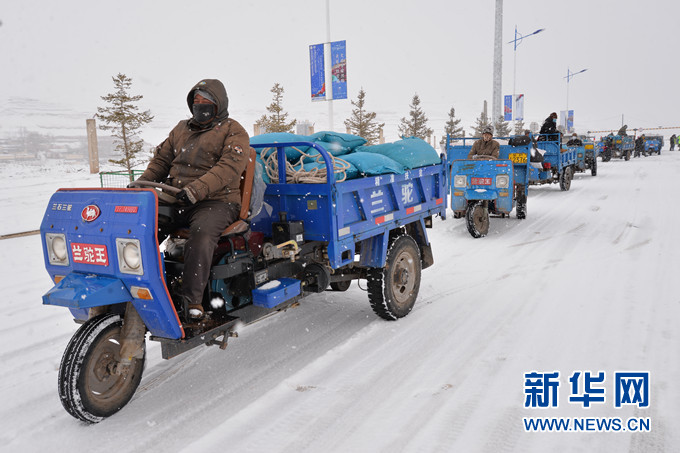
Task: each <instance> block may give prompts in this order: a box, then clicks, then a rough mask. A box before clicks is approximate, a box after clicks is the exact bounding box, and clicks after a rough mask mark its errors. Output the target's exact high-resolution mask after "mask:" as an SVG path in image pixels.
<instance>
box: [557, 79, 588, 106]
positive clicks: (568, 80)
mask: <svg viewBox="0 0 680 453" xmlns="http://www.w3.org/2000/svg"><path fill="white" fill-rule="evenodd" d="M587 70H588V68H586V69H581V70H580V71H577V72H571V71H570V70H569V68H567V75H566V76H565V77H563V78H564V79H567V112H568V111H569V82H570V81H571V79H572V77H574V76H575V75H576V74H581V73H582V72H586V71H587Z"/></svg>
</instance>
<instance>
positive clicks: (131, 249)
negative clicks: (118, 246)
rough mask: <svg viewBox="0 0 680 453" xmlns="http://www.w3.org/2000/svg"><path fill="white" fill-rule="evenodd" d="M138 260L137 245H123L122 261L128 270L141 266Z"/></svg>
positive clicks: (129, 243) (130, 243)
mask: <svg viewBox="0 0 680 453" xmlns="http://www.w3.org/2000/svg"><path fill="white" fill-rule="evenodd" d="M140 258H141V257H140V256H139V248H138V247H137V244H134V243H132V242H128V243H127V244H125V247H123V259H124V260H125V264H127V266H128V267H129V268H130V269H137V268H138V267H139V265H140V264H141V259H140Z"/></svg>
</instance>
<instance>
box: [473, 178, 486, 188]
mask: <svg viewBox="0 0 680 453" xmlns="http://www.w3.org/2000/svg"><path fill="white" fill-rule="evenodd" d="M470 182H471V183H472V184H473V185H476V186H490V185H491V178H471V181H470Z"/></svg>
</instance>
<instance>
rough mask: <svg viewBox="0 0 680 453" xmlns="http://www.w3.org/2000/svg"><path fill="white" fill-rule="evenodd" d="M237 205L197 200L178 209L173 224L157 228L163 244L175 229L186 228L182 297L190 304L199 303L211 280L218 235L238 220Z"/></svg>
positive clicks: (159, 238)
mask: <svg viewBox="0 0 680 453" xmlns="http://www.w3.org/2000/svg"><path fill="white" fill-rule="evenodd" d="M239 210H240V208H239V206H237V205H235V204H232V203H225V202H223V201H199V202H198V203H196V204H195V205H192V206H188V207H186V208H182V209H179V211H178V212H177V216H176V217H175V218H174V219H173V222H172V223H170V224H168V225H163V226H162V227H161V228H159V232H158V240H159V241H163V240H164V239H165V238H166V237H167V236H168V235H169V234H170V233H172V232H173V231H176V230H177V229H178V228H186V227H189V238H188V239H187V242H186V244H185V245H184V272H183V274H182V296H184V297H185V298H187V299H188V303H189V304H200V303H201V301H202V300H203V291H204V290H205V286H206V285H207V284H208V279H209V278H210V267H211V265H212V257H213V253H214V252H215V248H216V247H217V241H218V240H219V238H220V235H221V233H222V232H223V231H224V229H225V228H227V227H228V226H229V225H231V224H232V223H234V222H235V221H236V219H237V218H238V214H239Z"/></svg>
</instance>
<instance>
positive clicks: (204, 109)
mask: <svg viewBox="0 0 680 453" xmlns="http://www.w3.org/2000/svg"><path fill="white" fill-rule="evenodd" d="M191 111H192V112H193V114H194V120H196V121H197V122H198V123H200V124H207V123H209V122H211V121H212V120H213V119H214V118H215V105H214V104H194V105H193V108H192V109H191Z"/></svg>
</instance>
